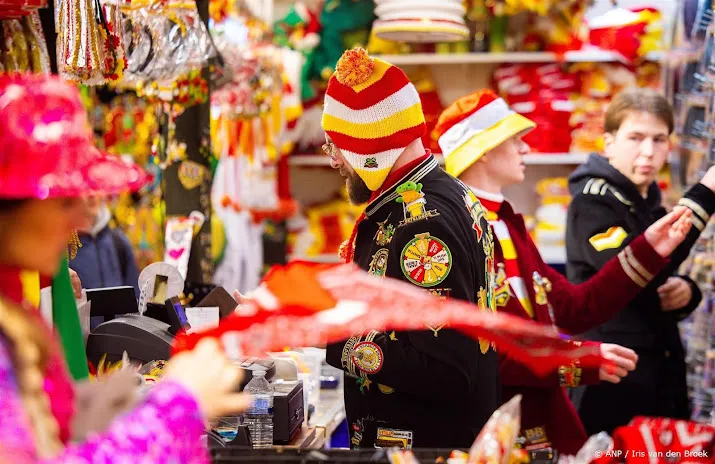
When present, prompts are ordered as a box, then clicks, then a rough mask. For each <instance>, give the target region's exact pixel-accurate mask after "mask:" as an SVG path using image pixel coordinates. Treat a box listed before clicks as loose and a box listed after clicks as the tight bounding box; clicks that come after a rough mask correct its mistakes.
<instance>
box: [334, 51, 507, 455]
mask: <svg viewBox="0 0 715 464" xmlns="http://www.w3.org/2000/svg"><path fill="white" fill-rule="evenodd" d="M323 128H324V129H325V132H326V144H325V146H324V150H325V151H326V152H327V153H328V154H329V155H330V157H331V166H332V167H333V168H334V169H339V170H340V173H341V174H342V175H343V176H344V177H346V183H347V188H348V193H349V197H350V200H351V201H352V202H353V203H355V204H367V205H366V209H365V212H364V214H363V215H362V216H361V217H360V218H359V219H358V221H357V223H356V225H355V227H354V230H353V233H352V236H351V238H350V240H348V241H347V242H346V244H345V245H344V246H343V248H342V251H341V256H342V257H343V258H344V259H345V260H346V261H347V262H354V263H356V264H357V265H358V266H359V267H360V268H362V269H365V270H367V271H368V272H369V273H371V274H373V275H376V276H379V277H390V278H395V279H400V280H403V281H406V282H409V283H411V284H413V285H415V286H417V287H420V288H422V289H424V291H427V292H430V293H432V294H434V295H437V296H439V297H442V298H458V299H461V300H466V301H470V302H473V303H475V304H479V305H480V306H481V308H482V309H483V310H492V309H493V304H492V299H491V288H490V285H489V283H490V281H491V272H492V268H493V259H492V257H493V251H492V249H493V243H492V236H491V233H490V229H489V227H488V224H487V222H486V217H485V215H484V211H483V210H482V208H481V205H480V204H479V202H478V201H477V200H476V199H474V198H473V196H470V194H469V192H468V190H467V189H466V188H465V187H464V186H463V185H462V184H461V183H460V182H459V181H457V180H456V179H454V178H453V177H451V176H449V175H448V174H447V173H445V172H444V171H443V170H442V169H440V167H439V165H438V163H437V161H436V160H435V158H434V157H433V156H432V154H431V153H430V152H429V151H427V150H425V148H424V147H423V146H422V142H421V137H422V135H423V134H424V131H425V120H424V115H423V113H422V107H421V105H420V99H419V96H418V94H417V91H416V89H415V87H414V86H413V85H412V84H411V83H410V82H409V80H408V79H407V76H405V74H404V72H402V70H400V69H399V68H397V67H395V66H393V65H391V64H389V63H386V62H385V61H382V60H380V59H377V58H372V57H370V56H369V55H368V54H367V52H366V51H365V50H362V49H353V50H348V51H346V52H345V53H344V54H343V56H342V57H341V58H340V61H339V62H338V65H337V68H336V72H335V73H334V74H333V76H332V77H331V78H330V82H329V83H328V88H327V92H326V95H325V107H324V113H323ZM404 304H405V305H409V304H410V302H409V301H405V302H404ZM490 308H491V309H490ZM475 310H476V309H475ZM382 330H383V329H381V328H378V327H376V328H375V330H373V331H370V332H368V333H362V334H355V336H353V337H351V338H350V339H349V340H346V341H345V342H341V343H336V344H332V345H329V346H328V348H327V361H328V363H329V364H331V365H332V366H335V367H337V368H340V369H342V370H344V371H345V388H344V390H345V409H346V412H347V418H348V424H349V427H350V440H351V446H352V447H353V448H368V449H370V448H373V447H375V446H377V447H393V446H399V447H404V448H412V447H421V448H425V447H431V448H455V447H456V448H464V447H469V446H471V444H472V442H473V441H474V439H475V437H476V435H477V433H478V432H479V431H480V430H481V428H482V426H483V425H484V424H485V423H486V421H487V419H488V418H489V416H490V415H491V414H492V412H494V410H495V409H496V408H497V406H498V405H499V397H498V395H499V380H498V367H497V357H496V353H495V351H494V348H493V346H491V345H490V344H489V343H488V342H487V341H477V340H473V339H471V338H469V337H467V336H465V335H462V334H461V333H459V332H457V331H455V330H450V329H449V327H445V326H443V325H440V324H434V322H432V324H428V323H427V321H425V328H424V330H423V331H413V332H392V331H387V332H383V331H382Z"/></svg>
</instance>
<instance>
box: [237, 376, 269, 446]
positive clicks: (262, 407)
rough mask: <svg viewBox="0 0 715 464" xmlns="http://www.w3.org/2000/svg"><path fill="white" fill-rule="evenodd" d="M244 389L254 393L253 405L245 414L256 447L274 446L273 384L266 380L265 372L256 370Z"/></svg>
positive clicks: (252, 441)
mask: <svg viewBox="0 0 715 464" xmlns="http://www.w3.org/2000/svg"><path fill="white" fill-rule="evenodd" d="M244 391H245V392H246V393H250V394H251V395H253V405H252V406H251V408H250V409H249V410H248V411H246V414H245V423H246V425H248V430H249V431H250V432H251V443H253V447H254V448H270V447H271V446H273V386H272V385H271V384H270V383H269V382H268V380H266V374H265V372H263V371H254V372H253V378H252V379H251V381H250V382H248V385H246V388H245V389H244Z"/></svg>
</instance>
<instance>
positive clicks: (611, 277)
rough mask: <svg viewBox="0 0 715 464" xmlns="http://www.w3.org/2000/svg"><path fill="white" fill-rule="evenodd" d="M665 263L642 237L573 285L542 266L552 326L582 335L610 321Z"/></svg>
mask: <svg viewBox="0 0 715 464" xmlns="http://www.w3.org/2000/svg"><path fill="white" fill-rule="evenodd" d="M667 263H668V260H667V259H666V258H663V257H661V256H660V255H659V254H658V253H657V252H656V251H655V249H653V247H652V246H651V245H650V244H649V243H648V240H646V238H645V236H644V235H642V234H641V235H640V236H638V237H637V238H635V239H634V240H633V241H632V242H631V243H630V244H629V245H628V246H626V247H624V248H623V249H622V250H621V251H620V252H619V253H618V254H617V255H616V256H614V257H613V258H611V259H610V260H609V261H608V262H607V263H606V264H605V265H604V266H603V267H602V268H601V270H600V271H598V273H597V274H596V275H594V276H593V277H591V278H590V279H589V280H587V281H586V282H584V283H582V284H579V285H575V284H572V283H570V282H569V281H568V280H567V279H566V278H565V277H564V276H563V275H562V274H560V273H559V272H557V271H556V270H554V269H553V268H551V267H549V266H547V265H544V266H543V270H544V275H545V277H546V278H547V279H549V280H550V281H551V292H550V293H549V302H550V303H551V306H552V307H553V310H554V317H555V319H556V325H557V326H558V327H559V329H562V330H564V331H566V332H570V333H583V332H586V331H588V330H589V329H592V328H593V327H596V326H598V325H600V324H603V323H604V322H607V321H608V320H610V319H611V318H612V317H613V316H614V315H616V314H617V313H618V312H619V311H620V310H621V309H623V308H625V307H626V305H628V303H629V302H630V301H631V300H632V299H633V298H634V297H635V296H636V295H638V293H639V292H640V291H641V290H642V289H643V288H645V287H646V285H648V283H649V282H650V281H651V280H653V278H654V277H655V276H656V275H658V273H659V272H660V270H661V269H663V268H664V267H665V266H666V264H667Z"/></svg>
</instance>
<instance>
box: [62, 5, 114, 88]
mask: <svg viewBox="0 0 715 464" xmlns="http://www.w3.org/2000/svg"><path fill="white" fill-rule="evenodd" d="M58 4H59V5H58V11H57V16H56V21H57V31H58V36H57V66H58V69H59V73H60V75H61V76H62V77H63V78H64V79H68V80H73V81H77V82H82V83H84V84H87V85H101V84H104V83H106V82H108V81H118V80H119V79H120V78H121V76H122V72H123V71H124V68H125V61H124V51H123V49H122V45H121V42H120V39H119V30H118V26H119V9H118V8H117V7H114V6H109V7H108V8H107V9H106V10H105V8H104V7H102V5H101V4H100V2H99V0H65V1H62V2H58Z"/></svg>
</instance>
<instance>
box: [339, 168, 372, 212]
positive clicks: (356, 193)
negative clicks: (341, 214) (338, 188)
mask: <svg viewBox="0 0 715 464" xmlns="http://www.w3.org/2000/svg"><path fill="white" fill-rule="evenodd" d="M341 174H342V173H341ZM345 186H346V187H347V189H348V199H349V200H350V203H352V204H353V205H364V204H365V203H367V202H368V201H370V197H371V196H372V191H371V190H370V189H369V188H368V187H367V184H365V181H364V180H362V177H360V176H359V175H358V174H357V173H356V172H355V171H350V172H348V173H346V174H345Z"/></svg>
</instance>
